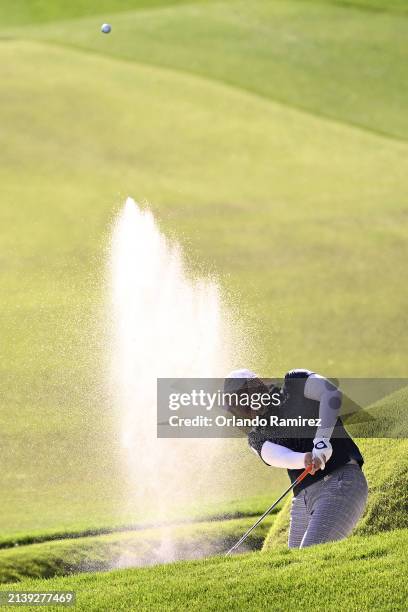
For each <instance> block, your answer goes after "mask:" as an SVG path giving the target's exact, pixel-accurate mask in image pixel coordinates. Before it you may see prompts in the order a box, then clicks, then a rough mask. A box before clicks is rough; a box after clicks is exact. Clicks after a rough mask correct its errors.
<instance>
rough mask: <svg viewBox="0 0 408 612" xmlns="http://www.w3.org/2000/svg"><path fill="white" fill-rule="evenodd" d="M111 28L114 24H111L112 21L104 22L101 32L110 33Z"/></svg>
mask: <svg viewBox="0 0 408 612" xmlns="http://www.w3.org/2000/svg"><path fill="white" fill-rule="evenodd" d="M111 29H112V26H111V25H110V23H104V24H103V25H102V27H101V32H103V33H104V34H109V32H110V31H111Z"/></svg>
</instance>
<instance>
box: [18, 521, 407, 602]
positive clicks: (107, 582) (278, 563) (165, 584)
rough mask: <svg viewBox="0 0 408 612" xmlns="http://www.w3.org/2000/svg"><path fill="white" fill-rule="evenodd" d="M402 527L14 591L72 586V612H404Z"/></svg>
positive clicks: (31, 585) (29, 582)
mask: <svg viewBox="0 0 408 612" xmlns="http://www.w3.org/2000/svg"><path fill="white" fill-rule="evenodd" d="M407 544H408V531H407V530H401V531H394V532H391V533H387V534H381V535H377V536H373V537H371V538H369V539H367V538H359V537H356V538H352V539H351V540H348V541H345V542H342V543H340V544H334V545H330V544H325V545H323V546H319V547H317V548H316V547H315V548H310V549H307V550H303V551H289V550H286V549H280V550H277V551H274V552H272V553H268V554H262V553H255V554H250V555H244V556H239V557H235V558H231V559H229V560H228V561H226V560H225V559H224V558H213V559H210V560H208V561H196V562H183V563H176V564H173V565H167V566H156V567H153V568H147V569H139V570H127V571H117V572H112V573H109V574H85V575H81V576H72V577H67V578H58V579H52V580H47V581H38V580H26V581H24V582H23V583H20V584H19V589H34V590H46V589H47V590H51V589H75V590H76V592H77V607H76V609H77V610H87V611H89V610H98V611H108V610H112V609H115V610H134V609H137V610H143V611H148V610H149V611H150V610H154V609H156V610H167V611H173V610H174V611H176V610H177V611H179V610H184V609H186V602H188V609H189V610H214V611H215V610H240V611H241V610H263V609H265V606H267V607H268V609H271V610H284V611H286V610H287V611H289V610H290V611H298V610H299V611H300V610H302V611H304V610H312V609H315V607H316V602H317V601H318V602H319V606H321V607H324V609H325V610H328V611H330V612H332V611H333V612H334V611H335V610H339V609H347V610H361V611H362V612H365V611H368V610H381V611H382V612H385V611H390V612H395V610H404V609H405V604H406V601H407V598H408V587H407V581H406V547H407Z"/></svg>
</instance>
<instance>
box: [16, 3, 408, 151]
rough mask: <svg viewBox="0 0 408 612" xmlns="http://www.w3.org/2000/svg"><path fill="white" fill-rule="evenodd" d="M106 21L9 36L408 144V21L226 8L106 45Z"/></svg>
mask: <svg viewBox="0 0 408 612" xmlns="http://www.w3.org/2000/svg"><path fill="white" fill-rule="evenodd" d="M377 6H378V5H377ZM382 6H383V7H386V6H387V3H386V2H383V3H382ZM401 6H402V3H401V4H400V7H401ZM405 11H406V7H405ZM100 21H101V19H99V21H97V19H96V17H94V16H93V17H89V18H85V19H82V20H75V21H70V20H67V21H65V22H64V21H61V22H59V23H51V24H49V25H45V26H40V27H34V28H25V29H24V30H17V31H16V32H15V34H13V32H10V35H15V36H18V37H19V36H22V37H24V38H25V37H33V38H38V39H40V40H49V41H52V42H56V43H58V44H61V45H69V46H74V47H79V48H81V49H84V50H89V51H95V52H97V53H100V54H103V55H112V56H114V57H117V58H119V59H126V60H128V61H137V62H143V63H147V64H154V65H158V66H161V67H162V66H163V67H167V68H169V69H176V70H181V71H184V72H188V73H192V74H198V75H201V76H204V77H206V78H209V79H215V80H217V81H221V82H225V83H228V84H230V85H233V86H234V87H238V88H242V89H245V90H249V91H251V92H253V93H255V94H257V95H261V96H263V97H266V98H268V99H271V100H275V101H278V102H281V103H282V104H284V105H289V106H291V107H295V108H302V109H305V110H306V111H308V112H311V113H313V114H317V115H318V116H323V117H329V118H331V119H333V120H335V121H340V122H345V123H348V124H352V125H358V126H361V127H363V128H365V129H368V130H372V131H374V132H379V133H382V134H385V135H388V136H391V137H393V138H397V139H403V140H406V139H407V137H408V118H407V113H405V112H404V110H403V109H404V108H407V103H408V85H407V83H406V79H405V78H404V74H405V57H406V48H407V43H406V41H407V34H408V20H407V16H406V15H401V14H399V13H394V12H385V13H384V12H382V13H378V12H366V11H361V10H359V9H358V8H355V7H354V6H353V5H349V6H346V7H345V6H342V5H341V4H338V3H335V2H334V3H333V2H326V3H325V2H323V3H322V2H304V1H301V0H285V1H281V0H275V1H270V0H255V1H253V2H251V3H250V4H249V3H248V2H245V1H244V0H232V1H231V0H228V1H224V2H210V3H204V4H202V3H200V2H198V3H194V2H193V3H191V4H190V3H187V4H185V5H174V6H173V5H170V6H164V7H162V8H157V9H154V10H150V11H147V10H146V11H139V10H137V11H129V12H126V13H119V14H117V15H112V18H111V21H112V24H113V28H114V29H113V31H112V34H111V35H110V36H109V37H105V36H101V34H100V33H99V22H100Z"/></svg>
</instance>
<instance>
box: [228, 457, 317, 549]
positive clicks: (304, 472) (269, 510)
mask: <svg viewBox="0 0 408 612" xmlns="http://www.w3.org/2000/svg"><path fill="white" fill-rule="evenodd" d="M311 469H312V466H308V467H307V468H306V469H305V470H304V471H303V472H302V473H301V474H300V475H299V476H298V477H297V478H296V480H295V481H294V482H292V484H291V485H290V487H288V488H287V489H286V491H284V493H282V495H281V496H280V497H279V498H278V499H277V500H276V501H275V502H274V503H273V504H272V506H269V508H268V509H267V510H265V512H264V513H263V515H262V516H260V517H259V519H258V520H257V521H256V523H254V524H253V525H252V527H251V528H250V529H248V531H247V532H246V533H244V535H243V536H242V538H241V539H240V540H238V542H237V543H236V544H234V546H233V547H232V548H230V549H229V551H228V552H227V553H225V556H226V557H228V555H230V554H231V553H232V552H233V551H234V550H236V549H237V548H238V547H239V546H240V545H241V544H242V542H245V540H246V539H247V537H248V536H249V534H250V533H252V531H253V530H254V529H255V528H256V527H258V525H259V523H261V522H262V521H263V520H264V518H265V517H266V516H268V514H269V513H270V512H272V510H273V509H274V508H276V506H277V505H278V504H279V502H280V501H282V499H283V498H284V497H285V496H286V495H287V494H288V493H289V491H291V490H292V489H294V488H295V487H296V485H298V484H299V483H300V482H302V480H303V479H304V478H306V476H307V475H308V474H309V473H310V471H311Z"/></svg>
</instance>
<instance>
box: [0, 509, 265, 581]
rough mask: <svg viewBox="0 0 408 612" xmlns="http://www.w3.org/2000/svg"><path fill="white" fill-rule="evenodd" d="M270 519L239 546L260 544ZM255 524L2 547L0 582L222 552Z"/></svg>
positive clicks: (192, 526)
mask: <svg viewBox="0 0 408 612" xmlns="http://www.w3.org/2000/svg"><path fill="white" fill-rule="evenodd" d="M273 518H274V517H270V518H268V520H266V521H265V522H264V523H263V524H262V526H260V528H259V529H257V530H256V532H253V534H251V536H250V537H249V538H248V540H247V542H246V544H245V546H244V547H243V550H245V547H246V549H247V550H255V549H259V548H261V546H262V543H263V541H264V539H265V536H266V534H267V532H268V529H269V528H270V526H271V523H272V521H273ZM253 522H254V518H253V517H249V518H248V517H247V518H241V519H235V520H228V521H215V522H200V523H194V524H190V525H189V524H186V525H181V526H180V525H176V526H173V527H168V528H166V529H163V530H158V529H155V528H151V529H143V530H141V531H134V532H123V533H113V534H108V535H99V536H93V537H86V538H73V539H65V540H56V541H49V542H43V543H40V544H32V545H30V546H21V547H17V548H9V549H4V550H0V583H10V582H18V581H20V580H24V579H27V578H28V577H31V578H41V577H43V578H47V577H50V576H59V575H66V574H71V573H77V572H84V571H88V572H90V571H102V570H105V571H106V570H109V569H112V568H114V567H126V566H139V565H152V564H154V563H157V562H160V561H163V560H166V561H175V560H177V559H196V558H201V557H208V556H210V555H215V554H222V553H223V552H225V551H226V550H228V549H229V548H230V547H231V546H232V545H233V544H235V542H236V541H237V540H238V539H239V538H240V537H241V535H242V534H243V533H244V532H245V531H246V530H247V529H249V527H250V526H251V525H252V524H253Z"/></svg>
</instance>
